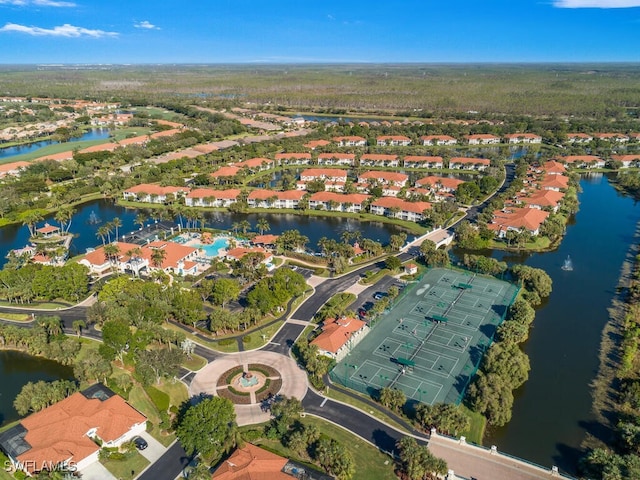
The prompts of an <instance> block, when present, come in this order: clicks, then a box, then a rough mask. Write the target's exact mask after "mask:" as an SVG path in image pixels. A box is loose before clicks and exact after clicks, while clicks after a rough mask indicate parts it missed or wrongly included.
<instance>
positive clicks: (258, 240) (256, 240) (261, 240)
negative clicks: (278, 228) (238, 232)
mask: <svg viewBox="0 0 640 480" xmlns="http://www.w3.org/2000/svg"><path fill="white" fill-rule="evenodd" d="M278 238H280V235H256V236H255V237H253V238H252V239H251V243H253V244H254V245H275V243H276V240H278Z"/></svg>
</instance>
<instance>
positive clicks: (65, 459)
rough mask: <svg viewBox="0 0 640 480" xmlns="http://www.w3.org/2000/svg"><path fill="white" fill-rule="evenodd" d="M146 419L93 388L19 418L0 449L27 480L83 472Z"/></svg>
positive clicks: (132, 434) (111, 394) (135, 432)
mask: <svg viewBox="0 0 640 480" xmlns="http://www.w3.org/2000/svg"><path fill="white" fill-rule="evenodd" d="M146 421H147V419H146V417H145V416H144V415H143V414H142V413H140V412H139V411H137V410H136V409H135V408H133V407H132V406H131V405H129V404H128V403H127V402H126V401H125V400H124V399H123V398H122V397H121V396H119V395H116V394H115V393H114V392H113V391H111V390H110V389H108V388H107V387H105V386H104V385H101V384H96V385H93V386H91V387H89V388H87V389H85V390H83V391H81V392H76V393H74V394H73V395H70V396H69V397H67V398H65V399H64V400H61V401H59V402H58V403H55V404H53V405H51V406H50V407H47V408H45V409H44V410H41V411H39V412H36V413H33V414H31V415H29V416H28V417H26V418H24V419H22V420H21V421H20V423H19V424H17V425H15V426H13V427H11V428H10V429H8V430H6V431H5V432H3V433H2V434H0V448H1V449H2V450H3V451H4V452H5V454H6V455H7V456H8V457H9V458H10V459H11V460H12V461H13V462H14V465H21V466H22V470H24V471H25V472H27V473H28V474H29V475H32V474H34V473H37V472H39V471H41V470H47V469H51V467H52V466H58V467H59V468H60V467H61V466H67V467H75V468H77V469H78V470H80V471H82V470H83V469H84V468H86V467H88V466H89V465H91V464H92V463H94V462H97V461H98V452H99V451H100V447H99V446H98V443H97V442H98V441H100V442H101V443H102V445H103V446H104V447H118V446H120V445H122V444H123V443H125V442H128V441H130V440H131V439H132V438H133V437H135V436H136V435H140V434H141V433H142V432H144V431H145V430H146Z"/></svg>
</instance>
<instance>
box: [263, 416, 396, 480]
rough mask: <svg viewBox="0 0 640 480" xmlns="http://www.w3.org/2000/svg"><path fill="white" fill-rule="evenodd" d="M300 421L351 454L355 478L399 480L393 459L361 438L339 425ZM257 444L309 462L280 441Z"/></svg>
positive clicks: (306, 420) (311, 419)
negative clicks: (394, 471)
mask: <svg viewBox="0 0 640 480" xmlns="http://www.w3.org/2000/svg"><path fill="white" fill-rule="evenodd" d="M300 421H301V422H302V423H303V424H305V425H315V426H316V427H317V428H318V430H320V432H321V433H324V434H325V435H327V436H328V437H330V438H332V439H335V440H337V441H338V442H340V444H341V445H342V446H343V447H344V448H345V449H346V450H347V451H349V453H351V456H352V457H353V460H354V463H355V467H356V468H355V475H354V476H353V478H363V479H365V478H366V479H376V480H397V477H396V475H395V474H394V473H393V459H391V458H390V457H388V456H387V455H385V454H383V453H381V452H379V451H378V449H377V448H376V447H374V446H373V445H371V444H369V443H367V442H365V441H364V440H362V439H361V438H360V437H357V436H355V435H354V434H352V433H350V432H348V431H347V430H344V429H342V428H340V427H338V426H337V425H334V424H332V423H329V422H326V421H324V420H321V419H319V418H316V417H311V416H309V415H307V416H306V417H305V418H301V419H300ZM251 428H253V429H255V428H256V426H255V425H253V426H251ZM256 444H258V445H264V446H265V447H268V448H269V449H270V450H272V451H275V452H277V453H278V454H279V455H282V456H283V457H287V458H290V459H292V460H301V461H303V462H304V461H307V462H308V459H304V458H302V459H301V458H297V455H295V454H294V453H293V452H292V451H291V450H289V449H288V448H286V447H283V446H282V444H281V443H280V441H278V440H267V439H261V440H258V441H257V442H256Z"/></svg>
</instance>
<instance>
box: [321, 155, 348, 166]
mask: <svg viewBox="0 0 640 480" xmlns="http://www.w3.org/2000/svg"><path fill="white" fill-rule="evenodd" d="M355 163H356V155H355V153H320V154H319V155H318V165H324V166H329V165H339V166H353V165H355Z"/></svg>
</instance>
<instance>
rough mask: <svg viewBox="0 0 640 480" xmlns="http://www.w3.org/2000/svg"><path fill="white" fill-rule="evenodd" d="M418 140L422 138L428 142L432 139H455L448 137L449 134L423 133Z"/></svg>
mask: <svg viewBox="0 0 640 480" xmlns="http://www.w3.org/2000/svg"><path fill="white" fill-rule="evenodd" d="M420 140H424V141H427V142H430V141H432V140H444V141H447V142H450V141H451V140H455V138H453V137H450V136H449V135H423V136H422V137H420Z"/></svg>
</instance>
